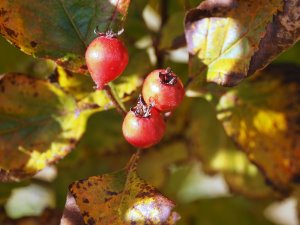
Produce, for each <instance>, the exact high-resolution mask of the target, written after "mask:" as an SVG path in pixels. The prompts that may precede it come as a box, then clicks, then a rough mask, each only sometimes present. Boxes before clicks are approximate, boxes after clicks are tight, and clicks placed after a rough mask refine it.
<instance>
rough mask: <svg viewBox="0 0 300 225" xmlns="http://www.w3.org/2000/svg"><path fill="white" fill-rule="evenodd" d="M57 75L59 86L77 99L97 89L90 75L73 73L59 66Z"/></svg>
mask: <svg viewBox="0 0 300 225" xmlns="http://www.w3.org/2000/svg"><path fill="white" fill-rule="evenodd" d="M57 76H58V78H57V80H58V83H59V86H60V87H62V88H63V90H64V91H66V92H67V93H69V94H71V95H72V96H74V97H75V98H76V99H77V100H80V99H83V98H84V97H87V96H88V95H89V94H91V93H93V92H94V91H95V90H94V88H93V87H94V86H95V84H94V82H93V80H92V79H91V77H90V76H83V75H82V74H77V73H72V72H70V71H68V70H65V69H64V68H62V67H58V68H57Z"/></svg>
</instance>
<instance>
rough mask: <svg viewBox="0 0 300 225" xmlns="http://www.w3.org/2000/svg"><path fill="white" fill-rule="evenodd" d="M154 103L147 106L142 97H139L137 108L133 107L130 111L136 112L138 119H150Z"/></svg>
mask: <svg viewBox="0 0 300 225" xmlns="http://www.w3.org/2000/svg"><path fill="white" fill-rule="evenodd" d="M153 106H154V103H150V104H149V105H147V104H146V103H145V101H144V99H143V98H142V95H139V97H138V101H137V104H136V106H135V107H132V108H131V109H130V110H131V111H132V112H134V115H135V116H136V117H141V118H148V117H150V116H151V109H152V108H153Z"/></svg>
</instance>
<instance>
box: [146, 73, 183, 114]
mask: <svg viewBox="0 0 300 225" xmlns="http://www.w3.org/2000/svg"><path fill="white" fill-rule="evenodd" d="M142 93H143V97H144V99H145V102H146V103H147V104H148V105H149V104H150V103H151V102H152V103H154V107H155V108H156V109H158V110H160V111H162V112H167V111H171V110H173V109H175V108H176V107H177V106H178V105H179V104H180V103H181V101H182V100H183V97H184V87H183V84H182V82H181V80H180V78H179V77H178V76H176V74H175V73H173V72H172V71H171V69H170V68H167V69H166V70H165V69H158V70H154V71H152V72H151V73H150V74H149V75H148V76H147V78H146V79H145V81H144V84H143V90H142Z"/></svg>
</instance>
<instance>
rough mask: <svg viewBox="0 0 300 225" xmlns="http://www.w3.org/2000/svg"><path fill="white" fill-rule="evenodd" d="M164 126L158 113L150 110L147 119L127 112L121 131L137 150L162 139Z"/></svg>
mask: <svg viewBox="0 0 300 225" xmlns="http://www.w3.org/2000/svg"><path fill="white" fill-rule="evenodd" d="M165 130H166V125H165V122H164V120H163V117H162V116H161V115H160V113H159V111H157V110H156V109H154V108H152V109H151V115H150V116H149V117H140V116H136V115H135V113H134V112H133V111H129V112H128V113H127V115H126V116H125V119H124V121H123V126H122V131H123V135H124V137H125V139H126V140H127V141H128V142H129V143H130V144H131V145H133V146H135V147H137V148H149V147H151V146H153V145H155V144H157V143H158V142H159V141H160V140H161V139H162V137H163V135H164V133H165Z"/></svg>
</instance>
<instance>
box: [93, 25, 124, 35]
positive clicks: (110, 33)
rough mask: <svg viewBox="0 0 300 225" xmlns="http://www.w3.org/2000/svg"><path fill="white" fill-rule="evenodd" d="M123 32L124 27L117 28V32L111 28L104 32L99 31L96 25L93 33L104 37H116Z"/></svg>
mask: <svg viewBox="0 0 300 225" xmlns="http://www.w3.org/2000/svg"><path fill="white" fill-rule="evenodd" d="M123 32H124V29H121V30H119V31H118V32H117V33H116V32H114V31H113V30H108V31H106V32H101V31H99V29H98V26H97V27H96V28H95V30H94V33H95V34H96V35H97V36H105V37H108V38H116V37H118V36H120V35H121V34H122V33H123Z"/></svg>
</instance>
